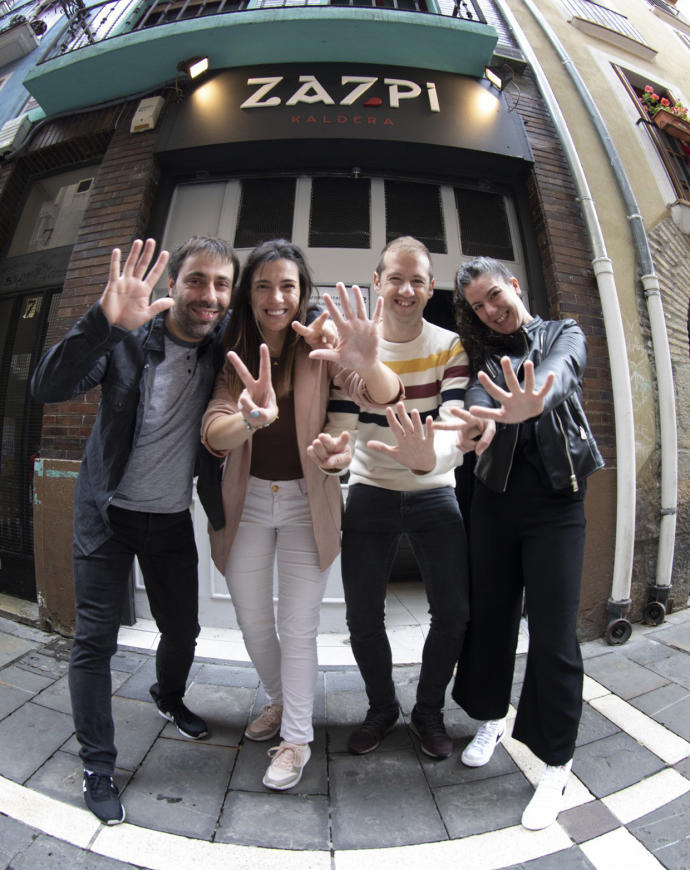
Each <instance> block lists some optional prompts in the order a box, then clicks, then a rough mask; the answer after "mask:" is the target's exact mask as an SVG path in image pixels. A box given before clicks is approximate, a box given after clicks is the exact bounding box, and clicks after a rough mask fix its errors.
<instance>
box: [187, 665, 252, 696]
mask: <svg viewBox="0 0 690 870" xmlns="http://www.w3.org/2000/svg"><path fill="white" fill-rule="evenodd" d="M194 682H195V683H208V684H209V685H211V686H232V687H234V688H238V689H256V688H257V686H258V685H259V675H258V674H257V672H256V671H255V670H254V668H253V667H249V666H248V667H234V666H232V665H227V664H224V665H213V664H209V663H208V662H205V663H204V664H202V665H201V667H200V668H199V670H198V671H197V673H196V674H195V676H194Z"/></svg>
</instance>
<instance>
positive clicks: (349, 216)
mask: <svg viewBox="0 0 690 870" xmlns="http://www.w3.org/2000/svg"><path fill="white" fill-rule="evenodd" d="M369 194H370V184H369V180H368V179H361V180H360V179H356V178H314V179H312V182H311V209H310V212H309V247H310V248H368V247H369V244H370V242H369V236H370V229H369Z"/></svg>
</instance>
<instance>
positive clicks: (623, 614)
mask: <svg viewBox="0 0 690 870" xmlns="http://www.w3.org/2000/svg"><path fill="white" fill-rule="evenodd" d="M494 2H495V3H496V6H497V7H498V8H499V10H500V11H501V13H502V15H503V17H504V18H505V20H506V21H507V23H508V25H509V27H510V28H511V30H512V31H513V34H514V36H515V38H516V40H517V43H518V45H519V47H520V50H521V51H522V52H523V54H524V55H525V57H526V59H527V61H528V63H529V64H530V66H531V68H532V71H533V73H534V75H535V78H536V81H537V86H538V87H539V90H540V92H541V95H542V97H543V98H544V101H545V103H546V105H547V107H548V109H549V112H550V113H551V117H552V119H553V122H554V124H555V126H556V130H557V132H558V135H559V138H560V140H561V143H562V145H563V148H564V151H565V154H566V157H567V159H568V162H569V164H570V168H571V171H572V173H573V177H574V180H575V184H576V186H577V190H578V196H579V199H580V201H581V203H582V209H583V212H584V217H585V223H586V225H587V231H588V233H589V238H590V241H591V244H592V249H593V251H594V259H593V260H592V268H593V270H594V275H595V278H596V282H597V287H598V290H599V298H600V300H601V310H602V315H603V318H604V325H605V328H606V342H607V346H608V351H609V359H610V363H611V384H612V388H613V407H614V418H615V426H616V457H617V463H616V486H617V494H616V541H615V550H614V560H613V579H612V584H611V597H610V598H609V601H608V604H607V612H608V617H609V620H608V624H607V627H606V633H605V637H606V640H607V641H608V642H609V643H610V644H620V643H625V641H627V640H628V638H629V637H630V634H631V632H632V626H631V625H630V622H629V620H628V619H627V616H628V613H629V611H630V604H631V600H630V587H631V581H632V563H633V552H634V547H635V498H636V492H635V488H636V471H635V427H634V419H633V401H632V390H631V386H630V371H629V368H628V354H627V349H626V343H625V330H624V327H623V319H622V316H621V311H620V306H619V304H618V292H617V290H616V281H615V276H614V271H613V263H612V261H611V259H610V257H609V256H608V254H607V251H606V244H605V242H604V235H603V232H602V229H601V224H600V222H599V217H598V215H597V210H596V206H595V204H594V200H593V199H592V195H591V192H590V190H589V185H588V184H587V179H586V177H585V173H584V169H583V168H582V163H581V162H580V158H579V156H578V153H577V149H576V148H575V143H574V142H573V139H572V137H571V135H570V131H569V130H568V125H567V124H566V121H565V118H564V117H563V113H562V112H561V109H560V106H559V105H558V102H557V100H556V97H555V95H554V93H553V90H552V88H551V85H550V84H549V82H548V79H547V78H546V74H545V73H544V70H543V69H542V66H541V64H540V63H539V59H538V58H537V56H536V54H535V52H534V50H533V49H532V46H531V45H530V43H529V42H528V40H527V37H526V36H525V34H524V32H523V30H522V28H521V27H520V25H519V23H518V21H517V19H516V18H515V16H514V15H513V13H512V11H511V10H510V9H509V8H508V6H507V4H506V3H505V2H504V0H494ZM523 2H524V0H523ZM528 6H529V8H530V11H531V12H532V13H533V14H535V16H536V15H538V13H535V10H533V9H532V8H531V4H528Z"/></svg>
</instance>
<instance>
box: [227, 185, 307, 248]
mask: <svg viewBox="0 0 690 870" xmlns="http://www.w3.org/2000/svg"><path fill="white" fill-rule="evenodd" d="M294 211H295V179H294V178H245V179H244V180H243V181H242V193H241V196H240V210H239V216H238V220H237V231H236V233H235V247H236V248H253V247H255V245H258V244H259V243H260V242H265V241H267V240H268V239H290V240H291V239H292V220H293V214H294Z"/></svg>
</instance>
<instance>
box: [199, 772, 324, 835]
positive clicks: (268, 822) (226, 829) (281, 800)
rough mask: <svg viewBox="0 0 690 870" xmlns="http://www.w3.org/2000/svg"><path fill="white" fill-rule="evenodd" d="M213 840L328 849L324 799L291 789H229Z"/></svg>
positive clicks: (299, 786)
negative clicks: (250, 790)
mask: <svg viewBox="0 0 690 870" xmlns="http://www.w3.org/2000/svg"><path fill="white" fill-rule="evenodd" d="M309 764H311V762H309ZM297 788H298V789H299V788H301V783H300V784H299V785H298V786H297ZM214 840H215V842H220V843H238V844H241V845H244V846H264V847H266V848H274V849H296V850H303V849H328V847H329V845H330V834H329V825H328V799H327V798H326V797H322V796H314V795H305V794H294V793H293V791H292V790H290V791H286V792H268V791H267V790H266V789H264V790H263V792H261V793H260V794H250V793H247V792H234V791H231V792H230V793H229V794H228V797H227V800H226V802H225V806H224V808H223V814H222V816H221V818H220V823H219V826H218V830H217V832H216V836H215V838H214Z"/></svg>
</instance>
